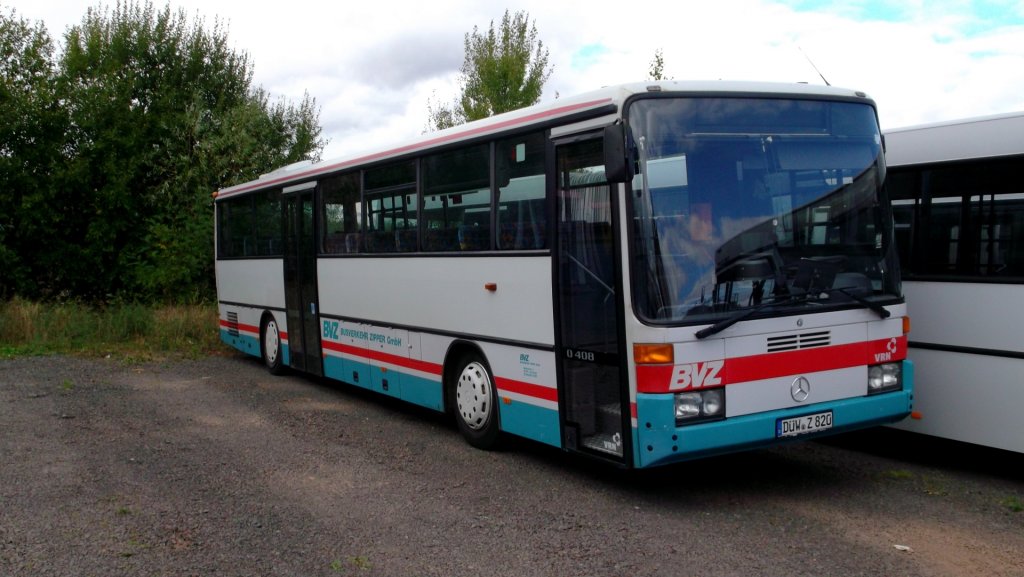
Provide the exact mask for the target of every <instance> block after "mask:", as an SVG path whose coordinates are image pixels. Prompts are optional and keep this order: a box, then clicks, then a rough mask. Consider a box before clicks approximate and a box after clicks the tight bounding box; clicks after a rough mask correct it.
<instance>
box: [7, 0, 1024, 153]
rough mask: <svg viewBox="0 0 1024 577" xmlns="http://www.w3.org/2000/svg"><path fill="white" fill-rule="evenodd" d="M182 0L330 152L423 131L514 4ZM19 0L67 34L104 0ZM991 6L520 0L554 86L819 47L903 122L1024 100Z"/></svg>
mask: <svg viewBox="0 0 1024 577" xmlns="http://www.w3.org/2000/svg"><path fill="white" fill-rule="evenodd" d="M172 1H173V6H174V7H175V8H177V7H181V8H183V9H185V10H186V11H187V13H188V14H189V15H190V16H194V15H195V14H197V13H198V14H201V15H203V16H204V17H205V19H206V22H207V24H208V25H212V23H213V20H214V18H215V17H219V18H220V19H221V20H222V21H225V22H226V23H227V24H228V25H229V38H230V40H231V42H232V43H233V45H234V46H235V47H236V49H238V50H244V51H246V52H248V53H249V54H250V55H251V57H252V59H253V62H254V63H255V73H256V74H255V81H256V82H257V83H258V84H260V85H262V86H264V87H265V88H267V89H268V90H270V91H271V92H272V93H273V94H274V95H280V96H284V97H286V98H288V99H291V100H293V101H298V100H299V99H301V98H302V95H303V93H304V92H308V93H309V94H310V95H311V96H313V97H315V98H316V99H317V102H318V103H319V104H320V105H321V107H322V112H321V122H322V124H323V126H324V131H325V135H326V136H328V137H330V138H331V144H330V146H329V148H328V150H327V154H326V155H327V156H328V157H330V156H335V155H342V154H348V153H350V152H355V151H358V150H363V149H365V148H367V147H373V146H378V145H383V144H386V143H389V142H394V141H397V140H401V139H403V138H408V137H411V136H415V135H418V134H420V133H421V132H422V131H423V129H424V127H425V126H426V118H427V101H428V98H431V96H432V95H435V96H434V99H435V102H437V101H440V102H445V103H447V102H450V101H451V99H452V98H454V97H455V95H456V93H457V83H456V80H457V74H458V69H459V67H460V66H461V64H462V57H463V54H462V50H463V38H464V35H465V33H466V32H467V31H470V30H472V29H473V26H477V27H479V28H480V29H481V30H486V29H487V28H488V26H489V25H490V22H491V21H492V20H494V21H500V19H501V16H502V14H503V12H504V10H505V5H504V4H502V3H498V2H494V1H492V0H486V1H483V2H479V1H473V0H437V1H435V2H431V3H427V2H419V1H411V0H377V1H375V2H367V3H354V2H353V3H347V2H346V3H334V4H325V3H321V2H314V1H312V0H291V1H290V2H288V3H286V4H284V5H281V4H280V3H275V4H270V3H262V2H246V3H240V2H232V1H229V0H172ZM11 5H13V6H14V7H15V8H16V9H17V10H18V12H19V14H20V15H21V16H23V17H26V18H29V19H32V20H43V21H44V22H45V23H46V24H47V27H48V29H49V30H50V32H51V34H52V35H53V36H55V37H56V38H60V37H61V36H62V33H63V31H64V30H65V28H66V27H67V26H69V25H72V24H76V23H78V22H79V21H80V19H81V17H82V16H83V15H84V14H85V11H86V9H87V8H88V7H89V6H91V5H95V2H89V1H84V0H49V1H48V2H45V3H43V2H38V0H15V1H11V0H8V1H7V2H5V4H4V6H11ZM981 6H982V7H981V8H979V7H978V6H977V5H976V3H968V2H963V1H962V0H940V1H931V0H929V1H924V0H916V1H911V2H906V3H899V4H894V3H886V2H877V1H873V0H866V1H863V2H854V1H845V2H834V3H833V2H825V1H818V0H778V1H769V0H739V1H731V2H729V1H723V2H696V1H681V0H673V1H665V0H650V1H647V2H643V3H628V2H627V3H623V2H620V1H617V2H611V1H609V0H597V1H590V2H584V1H568V2H551V1H550V0H543V1H542V0H523V1H521V2H520V3H519V5H518V6H517V7H516V8H513V10H516V9H522V10H526V11H527V12H528V13H529V15H530V17H531V18H532V19H533V20H534V22H535V23H536V26H537V29H538V32H539V37H540V39H541V40H542V41H543V42H544V45H545V47H546V48H547V49H548V50H549V52H550V63H551V64H552V65H553V66H554V73H553V74H552V76H551V77H550V79H549V81H548V84H547V85H546V87H545V94H544V100H551V99H553V98H555V95H556V94H560V95H562V96H569V95H572V94H576V93H579V92H584V91H587V90H591V89H594V88H598V87H600V86H605V85H610V84H616V83H620V82H628V81H636V80H644V79H645V78H646V76H647V73H648V70H649V68H650V62H651V60H652V58H653V57H654V52H655V50H657V49H661V50H662V52H663V56H664V62H665V74H666V75H668V76H671V77H674V78H676V79H679V80H683V79H717V78H722V79H742V80H777V81H806V82H811V83H816V84H817V83H821V82H822V81H821V78H819V76H818V73H817V72H815V70H814V68H813V67H812V65H811V64H810V63H809V62H808V58H809V59H810V60H812V61H813V63H814V65H815V66H816V67H817V68H818V69H819V70H820V71H821V73H822V74H823V75H824V76H825V77H826V78H827V79H828V80H829V82H831V83H832V84H834V85H840V86H846V87H849V88H855V89H858V90H863V91H865V92H867V93H868V94H870V95H871V96H872V97H874V98H875V100H876V101H878V104H879V110H880V115H881V120H882V125H883V127H895V126H903V125H907V124H914V123H919V122H929V121H935V120H942V119H948V118H957V117H963V116H972V115H983V114H993V113H997V112H1006V111H1010V110H1022V109H1024V91H1022V90H1021V87H1024V8H1022V6H1024V5H1022V4H1020V3H1019V2H1007V3H1005V4H1002V5H1000V4H999V3H998V2H987V3H984V4H983V5H981ZM1000 22H1002V23H1004V24H999V23H1000ZM997 24H998V25H997Z"/></svg>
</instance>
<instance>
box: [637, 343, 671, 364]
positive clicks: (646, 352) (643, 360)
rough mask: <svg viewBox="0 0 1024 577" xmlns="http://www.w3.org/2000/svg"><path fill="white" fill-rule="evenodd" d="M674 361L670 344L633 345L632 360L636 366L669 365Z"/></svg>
mask: <svg viewBox="0 0 1024 577" xmlns="http://www.w3.org/2000/svg"><path fill="white" fill-rule="evenodd" d="M674 359H675V355H674V354H673V352H672V345H670V344H658V345H653V344H652V345H643V344H635V345H633V360H634V361H636V364H638V365H670V364H672V363H673V361H674Z"/></svg>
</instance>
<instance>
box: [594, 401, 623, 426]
mask: <svg viewBox="0 0 1024 577" xmlns="http://www.w3.org/2000/svg"><path fill="white" fill-rule="evenodd" d="M596 420H597V429H598V430H599V431H618V430H620V429H621V428H622V406H621V405H619V404H618V403H607V404H604V405H600V406H599V407H597V419H596Z"/></svg>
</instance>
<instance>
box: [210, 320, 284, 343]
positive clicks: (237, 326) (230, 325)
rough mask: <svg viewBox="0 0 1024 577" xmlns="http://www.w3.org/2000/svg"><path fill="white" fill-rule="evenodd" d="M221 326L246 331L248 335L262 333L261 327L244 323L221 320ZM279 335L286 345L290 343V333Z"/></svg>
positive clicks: (280, 333)
mask: <svg viewBox="0 0 1024 577" xmlns="http://www.w3.org/2000/svg"><path fill="white" fill-rule="evenodd" d="M220 326H222V327H224V328H226V329H238V330H239V331H245V332H247V333H256V334H259V332H260V329H259V327H255V326H253V325H243V324H242V323H229V322H228V321H226V320H224V319H220ZM277 334H278V336H280V337H281V342H284V343H286V342H288V333H286V332H284V331H278V333H277Z"/></svg>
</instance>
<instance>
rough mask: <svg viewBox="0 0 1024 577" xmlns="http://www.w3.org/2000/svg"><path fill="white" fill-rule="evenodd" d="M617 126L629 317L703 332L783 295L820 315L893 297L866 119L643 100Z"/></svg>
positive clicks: (831, 112)
mask: <svg viewBox="0 0 1024 577" xmlns="http://www.w3.org/2000/svg"><path fill="white" fill-rule="evenodd" d="M629 126H630V130H631V133H632V134H631V137H632V146H633V147H634V150H635V155H636V158H637V161H638V163H637V166H638V168H639V170H638V172H639V174H638V175H637V176H636V177H635V178H634V180H633V195H632V203H633V205H632V214H633V226H634V235H635V236H634V245H633V249H634V251H633V253H634V256H635V260H634V265H633V271H632V278H633V283H634V284H633V287H634V290H633V294H634V305H635V308H636V310H637V313H638V314H639V315H640V316H641V317H643V318H646V319H649V320H651V321H654V322H708V321H710V320H714V319H716V318H720V317H721V316H723V315H728V314H730V313H731V311H737V310H743V309H746V308H748V307H754V306H763V304H764V303H768V302H770V301H771V300H772V299H779V298H780V297H782V296H785V297H786V299H785V300H786V301H787V306H815V307H818V308H820V307H821V306H822V305H829V304H837V305H843V306H846V305H849V304H850V303H851V302H854V301H853V299H851V298H850V297H849V296H847V295H846V294H844V292H852V293H854V294H855V295H856V296H857V297H864V298H870V299H888V298H893V297H898V295H899V279H898V276H897V275H898V271H897V267H896V266H895V261H894V258H895V253H894V251H892V250H891V248H892V243H891V233H890V232H889V231H890V229H891V227H890V224H889V223H890V222H891V214H890V212H889V211H888V210H886V209H885V208H884V205H883V204H882V203H881V202H880V194H881V192H880V191H881V183H882V181H883V179H884V174H883V172H884V164H883V163H882V162H881V161H880V152H881V137H880V135H879V133H878V125H877V122H876V120H875V113H874V109H873V108H872V107H871V106H869V105H867V104H859V103H849V102H831V101H812V100H780V99H759V98H653V99H646V100H638V101H636V102H634V103H633V104H632V105H631V107H630V109H629ZM837 289H842V290H837ZM800 295H802V296H803V297H806V298H800V299H794V298H792V297H793V296H800ZM812 301H813V302H812Z"/></svg>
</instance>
